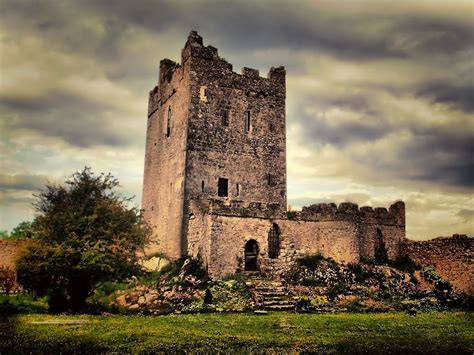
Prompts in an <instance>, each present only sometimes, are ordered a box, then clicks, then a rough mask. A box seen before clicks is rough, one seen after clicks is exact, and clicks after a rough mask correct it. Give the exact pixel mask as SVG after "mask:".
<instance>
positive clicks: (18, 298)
mask: <svg viewBox="0 0 474 355" xmlns="http://www.w3.org/2000/svg"><path fill="white" fill-rule="evenodd" d="M47 309H48V306H47V303H46V298H44V297H43V298H37V297H36V296H35V295H34V294H30V293H21V294H17V295H0V316H8V315H11V314H20V313H46V311H47Z"/></svg>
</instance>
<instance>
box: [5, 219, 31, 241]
mask: <svg viewBox="0 0 474 355" xmlns="http://www.w3.org/2000/svg"><path fill="white" fill-rule="evenodd" d="M32 227H33V222H28V221H25V222H21V223H20V224H18V225H17V226H16V227H15V228H13V230H12V232H11V233H10V239H19V238H28V239H29V238H31V237H32V234H33V228H32Z"/></svg>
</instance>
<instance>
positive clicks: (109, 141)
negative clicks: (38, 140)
mask: <svg viewBox="0 0 474 355" xmlns="http://www.w3.org/2000/svg"><path fill="white" fill-rule="evenodd" d="M0 109H1V110H2V111H3V112H4V115H5V116H6V117H5V118H4V119H3V121H4V122H3V125H4V127H5V128H6V129H9V130H15V129H16V130H18V129H22V128H26V129H31V130H34V131H37V132H40V133H41V134H43V135H45V136H50V137H59V138H61V139H63V140H64V141H66V142H67V143H69V144H71V145H73V146H78V147H90V146H96V145H111V146H121V145H122V146H125V145H127V144H129V143H130V140H131V137H129V133H127V132H122V131H120V130H117V129H116V128H117V126H116V125H114V124H111V122H110V120H107V119H105V118H104V113H105V112H108V111H112V112H113V111H114V108H113V107H110V106H109V105H108V104H106V103H98V102H95V101H91V100H87V99H84V98H82V97H81V96H79V95H71V94H66V93H49V94H47V95H44V96H39V97H34V98H23V97H10V98H8V97H7V98H5V97H4V98H0Z"/></svg>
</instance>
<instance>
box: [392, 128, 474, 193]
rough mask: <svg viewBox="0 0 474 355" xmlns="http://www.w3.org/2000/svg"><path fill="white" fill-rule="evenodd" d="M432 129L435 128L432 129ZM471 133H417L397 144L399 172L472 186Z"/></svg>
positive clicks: (473, 183) (473, 145)
mask: <svg viewBox="0 0 474 355" xmlns="http://www.w3.org/2000/svg"><path fill="white" fill-rule="evenodd" d="M434 132H436V131H434ZM472 152H474V137H473V136H472V134H470V133H467V134H466V135H465V136H459V135H450V134H449V133H447V132H441V131H439V132H436V134H431V135H418V136H415V139H414V140H413V141H412V142H411V143H409V144H406V145H403V146H401V147H400V148H399V151H398V162H399V163H398V164H397V165H398V166H399V168H400V169H402V167H403V166H404V167H405V169H404V170H400V172H399V175H402V176H403V177H404V178H408V179H414V180H420V181H431V182H436V183H440V184H445V185H451V186H462V187H469V188H474V156H473V154H472Z"/></svg>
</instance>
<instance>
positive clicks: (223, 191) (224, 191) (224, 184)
mask: <svg viewBox="0 0 474 355" xmlns="http://www.w3.org/2000/svg"><path fill="white" fill-rule="evenodd" d="M228 195H229V179H225V178H219V181H218V183H217V196H219V197H227V196H228Z"/></svg>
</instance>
